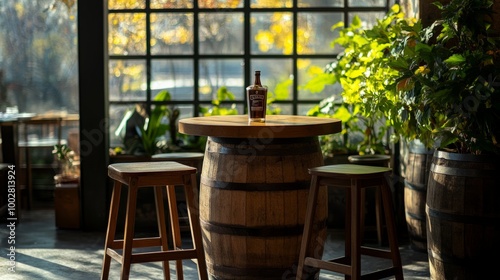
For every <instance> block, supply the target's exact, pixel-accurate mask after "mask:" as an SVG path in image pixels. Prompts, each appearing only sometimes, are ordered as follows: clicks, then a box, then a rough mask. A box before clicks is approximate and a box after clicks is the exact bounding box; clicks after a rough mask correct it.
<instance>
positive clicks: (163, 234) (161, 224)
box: [154, 186, 170, 280]
mask: <svg viewBox="0 0 500 280" xmlns="http://www.w3.org/2000/svg"><path fill="white" fill-rule="evenodd" d="M154 189H155V201H156V219H157V220H158V233H159V234H160V239H161V250H162V251H167V250H168V240H167V226H166V224H165V210H164V208H163V207H164V206H163V192H162V186H155V187H154ZM162 266H163V279H165V280H170V267H169V263H168V260H165V261H163V262H162Z"/></svg>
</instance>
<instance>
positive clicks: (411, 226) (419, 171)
mask: <svg viewBox="0 0 500 280" xmlns="http://www.w3.org/2000/svg"><path fill="white" fill-rule="evenodd" d="M432 156H433V151H432V150H430V149H427V148H426V147H425V146H424V145H423V144H421V143H420V142H418V141H414V142H412V143H410V144H409V146H408V159H407V163H406V172H405V180H404V185H405V187H404V207H405V219H406V226H407V229H408V237H409V238H410V247H411V248H412V249H413V250H414V251H417V252H427V232H426V218H425V200H426V196H427V181H428V180H429V172H430V169H431V162H432Z"/></svg>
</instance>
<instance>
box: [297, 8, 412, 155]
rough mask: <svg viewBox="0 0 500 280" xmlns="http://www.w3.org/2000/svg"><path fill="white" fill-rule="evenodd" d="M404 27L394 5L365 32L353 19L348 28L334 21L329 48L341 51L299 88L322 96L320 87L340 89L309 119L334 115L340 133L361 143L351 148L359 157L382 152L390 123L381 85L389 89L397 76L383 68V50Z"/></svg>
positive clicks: (386, 94)
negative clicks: (338, 96) (352, 135)
mask: <svg viewBox="0 0 500 280" xmlns="http://www.w3.org/2000/svg"><path fill="white" fill-rule="evenodd" d="M406 24H407V23H406V19H404V15H403V13H402V12H401V11H400V9H399V5H394V6H393V7H392V8H391V10H390V11H389V13H387V15H386V16H385V17H384V18H383V19H381V20H377V22H376V23H375V24H374V25H373V27H371V28H369V29H366V24H364V23H363V22H362V21H361V19H360V18H359V17H358V16H355V17H354V18H353V20H352V23H351V24H350V26H349V27H344V24H343V22H339V23H338V24H336V25H334V26H333V29H339V37H338V38H336V39H335V40H333V41H332V47H335V46H336V45H340V46H341V47H343V52H342V53H340V54H339V55H337V56H336V57H335V59H334V61H333V62H332V63H330V64H328V65H327V66H326V68H325V71H324V72H323V73H320V74H318V75H316V76H315V77H314V78H313V79H311V80H310V81H308V82H307V83H306V84H305V85H304V88H305V89H307V90H309V91H311V92H312V93H314V92H319V91H322V90H323V89H324V87H325V86H326V85H332V84H339V85H340V86H341V87H342V92H341V97H342V100H341V101H338V100H335V99H334V98H333V97H330V98H328V99H325V100H323V101H322V102H321V103H320V104H319V105H318V106H316V107H314V108H313V109H312V110H311V111H310V112H309V115H323V116H324V115H330V116H331V117H334V116H335V117H337V118H340V119H341V120H342V121H343V124H344V128H345V129H346V130H350V132H351V133H355V132H360V135H361V136H362V140H361V141H359V142H358V143H357V145H356V149H357V151H358V153H359V154H385V153H387V152H388V151H387V144H388V143H387V141H386V138H387V136H386V135H387V132H388V131H389V130H390V128H391V125H392V123H391V122H390V120H391V119H390V118H387V116H386V115H385V112H386V111H388V107H390V106H393V102H392V100H391V98H392V97H393V94H392V93H391V92H390V91H389V90H388V89H387V85H389V84H392V83H393V82H394V80H395V78H396V77H397V74H398V71H397V70H394V69H391V68H389V67H388V61H389V58H390V52H389V49H390V47H391V46H392V45H393V44H394V43H395V40H396V39H398V38H399V37H400V33H401V32H402V27H401V26H403V25H406ZM336 104H337V105H336ZM342 104H343V105H342ZM339 105H341V106H339ZM332 109H333V110H334V111H332ZM337 110H338V111H337ZM343 133H348V131H343ZM346 143H349V142H346Z"/></svg>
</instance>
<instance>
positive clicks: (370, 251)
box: [360, 246, 392, 259]
mask: <svg viewBox="0 0 500 280" xmlns="http://www.w3.org/2000/svg"><path fill="white" fill-rule="evenodd" d="M360 252H361V255H367V256H372V257H377V258H383V259H392V255H391V252H390V251H389V250H385V249H378V248H370V247H365V246H361V248H360Z"/></svg>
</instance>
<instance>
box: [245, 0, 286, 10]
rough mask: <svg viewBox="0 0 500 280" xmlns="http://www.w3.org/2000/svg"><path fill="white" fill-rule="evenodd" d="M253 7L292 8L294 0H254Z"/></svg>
mask: <svg viewBox="0 0 500 280" xmlns="http://www.w3.org/2000/svg"><path fill="white" fill-rule="evenodd" d="M250 7H251V8H291V7H292V1H290V0H267V1H263V0H252V1H251V2H250Z"/></svg>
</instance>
